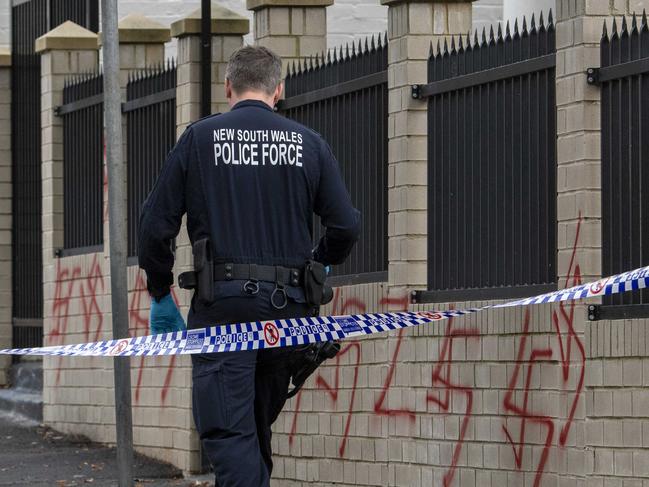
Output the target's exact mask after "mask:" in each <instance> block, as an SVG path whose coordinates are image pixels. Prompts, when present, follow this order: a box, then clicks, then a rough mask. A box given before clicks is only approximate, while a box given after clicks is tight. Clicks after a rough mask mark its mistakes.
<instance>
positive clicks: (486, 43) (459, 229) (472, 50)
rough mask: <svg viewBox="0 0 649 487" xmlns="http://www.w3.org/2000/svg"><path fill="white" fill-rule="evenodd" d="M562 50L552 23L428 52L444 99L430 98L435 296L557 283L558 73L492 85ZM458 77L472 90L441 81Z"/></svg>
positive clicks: (534, 73)
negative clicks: (511, 70)
mask: <svg viewBox="0 0 649 487" xmlns="http://www.w3.org/2000/svg"><path fill="white" fill-rule="evenodd" d="M555 49H556V48H555V36H554V25H553V22H552V18H551V15H550V16H548V20H547V22H546V21H545V20H544V18H543V16H541V17H539V18H538V23H537V19H536V17H534V16H533V17H532V18H531V19H530V22H529V27H528V21H527V19H525V18H524V19H523V21H522V29H520V30H519V23H518V21H516V22H515V23H514V26H513V33H512V28H511V26H510V24H507V25H506V26H505V28H504V30H503V27H502V25H497V26H495V28H492V29H490V32H489V33H487V32H486V31H485V30H483V31H482V35H481V36H479V35H478V32H477V31H476V32H475V34H474V36H473V39H472V38H471V36H469V37H467V38H466V45H465V42H464V39H463V38H462V39H460V38H453V39H451V41H450V42H444V44H443V46H439V47H438V48H437V49H436V50H435V51H434V52H431V55H430V58H429V64H428V79H429V83H430V84H431V86H432V87H435V86H439V87H440V91H438V92H437V93H436V94H434V95H432V96H430V97H429V100H428V127H429V137H428V141H429V146H428V180H429V196H428V210H429V211H428V239H429V240H428V287H429V290H431V291H437V292H441V291H444V292H453V293H454V294H453V296H454V297H456V298H457V299H463V298H467V299H471V297H472V296H475V295H476V294H475V293H474V291H477V290H484V289H488V288H496V289H505V288H517V287H521V286H530V285H543V286H546V285H547V286H554V285H555V284H556V271H555V264H554V262H555V259H556V257H555V255H556V229H555V226H556V203H555V202H553V200H554V199H556V176H555V175H554V173H555V171H556V149H555V148H554V144H555V140H556V123H555V121H554V118H555V116H556V115H555V114H556V106H555V94H554V90H555V88H554V84H555V80H554V78H555V70H554V66H553V65H551V66H550V67H540V68H539V67H535V66H530V68H529V71H527V72H522V74H518V75H514V76H511V75H504V74H503V75H502V77H494V78H492V73H496V72H497V70H499V69H501V68H506V67H508V66H510V65H512V64H514V63H520V62H525V61H532V60H535V59H536V58H539V57H541V56H545V55H548V54H549V55H552V54H553V53H555ZM483 73H484V76H482V74H483ZM467 75H470V76H471V81H468V78H467ZM458 77H460V78H462V77H464V80H466V81H464V82H466V83H467V84H466V85H462V86H461V87H458V88H455V89H454V88H452V87H450V88H447V86H449V85H448V83H446V84H443V83H440V82H446V81H448V80H453V79H455V78H458ZM437 83H439V84H437ZM460 221H462V222H465V224H464V225H459V224H458V222H460ZM481 292H482V291H481ZM472 293H473V294H472ZM482 294H483V295H484V293H482ZM448 296H450V294H444V295H443V297H441V298H440V300H442V301H443V300H448Z"/></svg>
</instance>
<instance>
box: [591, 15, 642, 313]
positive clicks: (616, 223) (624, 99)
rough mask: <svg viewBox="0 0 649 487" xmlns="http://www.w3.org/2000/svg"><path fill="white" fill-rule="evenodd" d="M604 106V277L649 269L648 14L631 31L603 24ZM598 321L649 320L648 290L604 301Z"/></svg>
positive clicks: (599, 75)
mask: <svg viewBox="0 0 649 487" xmlns="http://www.w3.org/2000/svg"><path fill="white" fill-rule="evenodd" d="M601 66H602V67H601V69H600V70H590V72H589V82H590V83H592V84H595V83H601V89H602V104H601V120H602V274H603V275H605V276H610V275H612V274H617V273H619V272H624V271H628V270H630V269H635V268H637V267H642V266H646V265H649V192H648V191H647V188H649V149H648V147H647V141H648V140H649V26H648V25H647V17H646V15H643V16H642V20H641V22H640V24H638V19H637V18H636V17H635V16H633V20H632V23H631V26H630V28H629V26H628V25H627V22H626V19H623V20H622V25H621V29H620V31H618V28H617V23H616V22H615V21H614V22H613V25H612V32H611V34H609V33H608V32H607V29H606V24H605V25H604V35H603V37H602V42H601ZM603 303H604V306H602V307H600V308H599V310H598V317H599V318H600V319H616V318H631V317H647V316H649V290H646V289H645V290H643V291H640V292H634V293H621V294H617V295H614V296H606V297H604V298H603Z"/></svg>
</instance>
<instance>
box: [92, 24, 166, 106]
mask: <svg viewBox="0 0 649 487" xmlns="http://www.w3.org/2000/svg"><path fill="white" fill-rule="evenodd" d="M118 30H119V63H120V66H119V73H120V87H121V88H122V89H123V90H126V84H127V83H128V76H129V74H133V73H134V72H136V71H139V70H142V69H145V68H153V67H158V66H161V65H162V64H163V63H164V59H165V43H167V42H169V41H170V40H171V35H170V30H169V28H168V27H165V26H164V25H162V24H159V23H158V22H155V21H153V20H151V19H149V18H147V17H144V16H143V15H138V14H130V15H127V16H126V17H124V18H123V19H122V20H120V21H119V24H118ZM100 41H101V34H100ZM125 99H126V98H125Z"/></svg>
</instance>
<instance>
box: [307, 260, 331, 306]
mask: <svg viewBox="0 0 649 487" xmlns="http://www.w3.org/2000/svg"><path fill="white" fill-rule="evenodd" d="M304 296H305V298H306V302H307V303H308V304H310V305H311V306H320V305H323V304H327V303H329V302H330V301H331V300H332V299H333V290H332V289H331V287H330V286H327V271H326V269H325V266H324V264H321V263H320V262H316V261H313V260H310V261H308V262H307V263H306V266H305V267H304Z"/></svg>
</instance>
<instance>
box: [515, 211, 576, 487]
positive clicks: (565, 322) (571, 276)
mask: <svg viewBox="0 0 649 487" xmlns="http://www.w3.org/2000/svg"><path fill="white" fill-rule="evenodd" d="M581 222H582V218H581V213H580V214H579V219H578V221H577V228H576V233H575V240H574V243H573V247H572V253H571V256H570V263H569V266H568V272H567V276H568V277H567V278H566V283H565V287H566V288H568V287H571V286H577V285H580V284H581V282H582V279H581V270H580V268H579V264H578V263H577V261H576V254H577V246H578V244H579V235H580V230H581ZM575 306H576V303H575V302H574V301H571V302H570V303H569V304H566V303H564V302H561V303H559V311H558V312H557V311H553V313H552V322H553V325H554V329H555V332H556V337H557V341H558V345H559V352H560V356H561V357H560V360H561V370H562V379H563V382H564V385H566V384H567V383H568V382H569V380H570V370H571V369H570V363H571V360H572V356H573V348H572V345H573V342H574V343H575V345H576V347H577V351H578V354H579V355H578V360H579V365H580V368H579V377H578V378H577V385H576V387H575V392H574V395H573V398H572V402H571V405H570V412H569V414H568V419H567V420H566V423H565V424H564V426H563V428H562V429H561V431H560V433H559V438H558V444H559V446H565V444H566V442H567V438H568V433H569V432H570V428H571V426H572V424H573V422H574V417H575V412H576V409H577V405H578V403H579V399H580V397H581V392H582V390H583V387H584V374H585V364H586V352H585V349H584V345H583V343H582V341H581V339H580V338H579V336H578V335H577V332H576V331H575V328H574V318H575ZM529 322H530V315H529V310H526V314H525V322H524V325H523V336H522V337H521V339H520V344H519V349H518V357H517V361H516V367H515V369H514V374H513V376H512V378H511V380H510V382H509V387H508V389H507V394H506V396H505V398H504V401H503V406H504V409H505V411H508V412H512V413H514V414H515V415H516V416H519V417H521V418H522V420H521V424H520V430H519V437H518V442H515V441H514V440H513V438H512V435H511V434H510V432H509V430H508V428H507V427H506V426H505V425H503V431H504V433H505V437H506V438H507V441H508V442H509V443H510V444H511V445H512V449H513V452H514V460H515V462H516V467H517V468H518V469H520V468H521V467H522V452H523V447H524V446H525V444H526V440H525V434H526V428H525V425H526V422H527V421H532V422H535V423H539V424H541V425H543V426H545V427H546V431H547V433H546V438H545V442H544V447H543V451H542V453H541V457H540V459H539V462H538V464H537V466H536V475H535V478H534V486H535V487H538V486H539V485H540V483H541V479H542V476H543V472H544V468H545V464H546V462H547V459H548V456H549V453H550V447H551V445H552V441H553V437H554V429H555V424H554V421H553V420H552V418H551V417H549V416H543V415H540V414H538V413H532V412H531V411H529V410H528V396H529V391H530V382H531V377H532V367H533V364H534V363H535V362H538V361H540V360H543V359H545V360H548V359H551V358H552V350H551V349H549V348H547V349H546V348H544V349H537V348H533V349H532V350H531V351H530V354H529V359H528V362H529V363H528V365H527V375H526V378H525V383H524V386H523V404H522V406H518V405H516V404H514V402H513V394H514V391H515V388H516V385H517V382H518V377H519V373H520V368H521V365H522V363H523V359H524V356H525V355H524V351H525V346H526V342H527V338H528V334H529ZM566 332H567V338H566V340H565V342H564V339H563V337H562V335H564V334H566Z"/></svg>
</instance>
